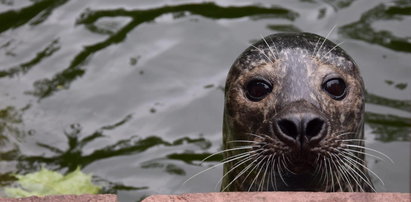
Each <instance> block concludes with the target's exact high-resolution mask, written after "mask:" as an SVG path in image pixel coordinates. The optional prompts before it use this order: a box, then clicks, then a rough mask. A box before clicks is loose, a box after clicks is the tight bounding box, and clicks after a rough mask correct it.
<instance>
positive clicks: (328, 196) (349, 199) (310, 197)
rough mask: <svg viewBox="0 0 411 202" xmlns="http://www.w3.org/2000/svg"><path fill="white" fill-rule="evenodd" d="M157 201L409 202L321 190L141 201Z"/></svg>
mask: <svg viewBox="0 0 411 202" xmlns="http://www.w3.org/2000/svg"><path fill="white" fill-rule="evenodd" d="M158 201H173V202H178V201H196V202H197V201H198V202H203V201H204V202H210V201H213V202H220V201H221V202H223V201H224V202H226V201H233V202H249V201H293V202H302V201H313V202H316V201H321V202H326V201H336V202H354V201H355V202H357V201H361V202H363V201H382V202H391V201H394V202H410V201H411V194H410V193H349V192H346V193H342V192H338V193H321V192H223V193H196V194H181V195H153V196H149V197H147V198H146V199H144V200H143V202H158Z"/></svg>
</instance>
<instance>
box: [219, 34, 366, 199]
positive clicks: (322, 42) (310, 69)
mask: <svg viewBox="0 0 411 202" xmlns="http://www.w3.org/2000/svg"><path fill="white" fill-rule="evenodd" d="M363 122H364V85H363V81H362V78H361V76H360V74H359V70H358V67H357V64H356V63H355V62H354V60H353V59H352V58H351V57H350V56H349V55H348V54H347V53H346V52H345V51H344V50H343V49H341V48H340V47H339V46H338V45H336V44H334V43H333V42H331V41H329V40H327V39H325V38H323V37H321V36H318V35H315V34H311V33H283V34H274V35H270V36H267V37H265V38H263V39H262V40H260V41H258V42H256V43H255V44H253V45H251V46H250V47H249V48H247V49H246V50H245V51H244V52H243V53H242V54H241V55H240V56H239V57H238V58H237V59H236V61H235V62H234V64H233V65H232V67H231V69H230V71H229V74H228V77H227V81H226V87H225V108H224V125H223V144H224V149H225V151H226V152H225V153H224V158H225V164H224V176H223V182H222V187H221V190H222V191H274V190H304V191H371V190H373V185H372V183H371V180H370V178H369V176H368V173H367V170H368V169H367V168H366V164H365V162H364V156H363V141H361V140H362V139H363Z"/></svg>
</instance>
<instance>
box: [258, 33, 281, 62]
mask: <svg viewBox="0 0 411 202" xmlns="http://www.w3.org/2000/svg"><path fill="white" fill-rule="evenodd" d="M261 38H262V39H263V41H264V42H265V44H266V45H267V47H268V49H269V50H270V52H271V54H272V55H273V58H274V59H275V58H276V57H275V54H274V52H273V49H271V47H270V45H268V43H267V41H266V40H265V38H264V37H263V36H262V35H261ZM277 59H278V58H277Z"/></svg>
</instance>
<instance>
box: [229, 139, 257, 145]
mask: <svg viewBox="0 0 411 202" xmlns="http://www.w3.org/2000/svg"><path fill="white" fill-rule="evenodd" d="M227 143H254V144H257V143H259V142H257V141H252V140H231V141H228V142H227Z"/></svg>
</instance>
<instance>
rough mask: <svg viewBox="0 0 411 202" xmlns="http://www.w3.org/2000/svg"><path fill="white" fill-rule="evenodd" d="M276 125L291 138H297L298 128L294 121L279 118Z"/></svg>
mask: <svg viewBox="0 0 411 202" xmlns="http://www.w3.org/2000/svg"><path fill="white" fill-rule="evenodd" d="M277 125H278V126H279V128H280V130H281V132H282V133H284V134H285V135H287V136H290V137H292V138H294V139H295V138H297V136H298V129H297V126H296V125H295V123H294V122H292V121H290V120H288V119H281V120H279V121H277Z"/></svg>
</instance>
